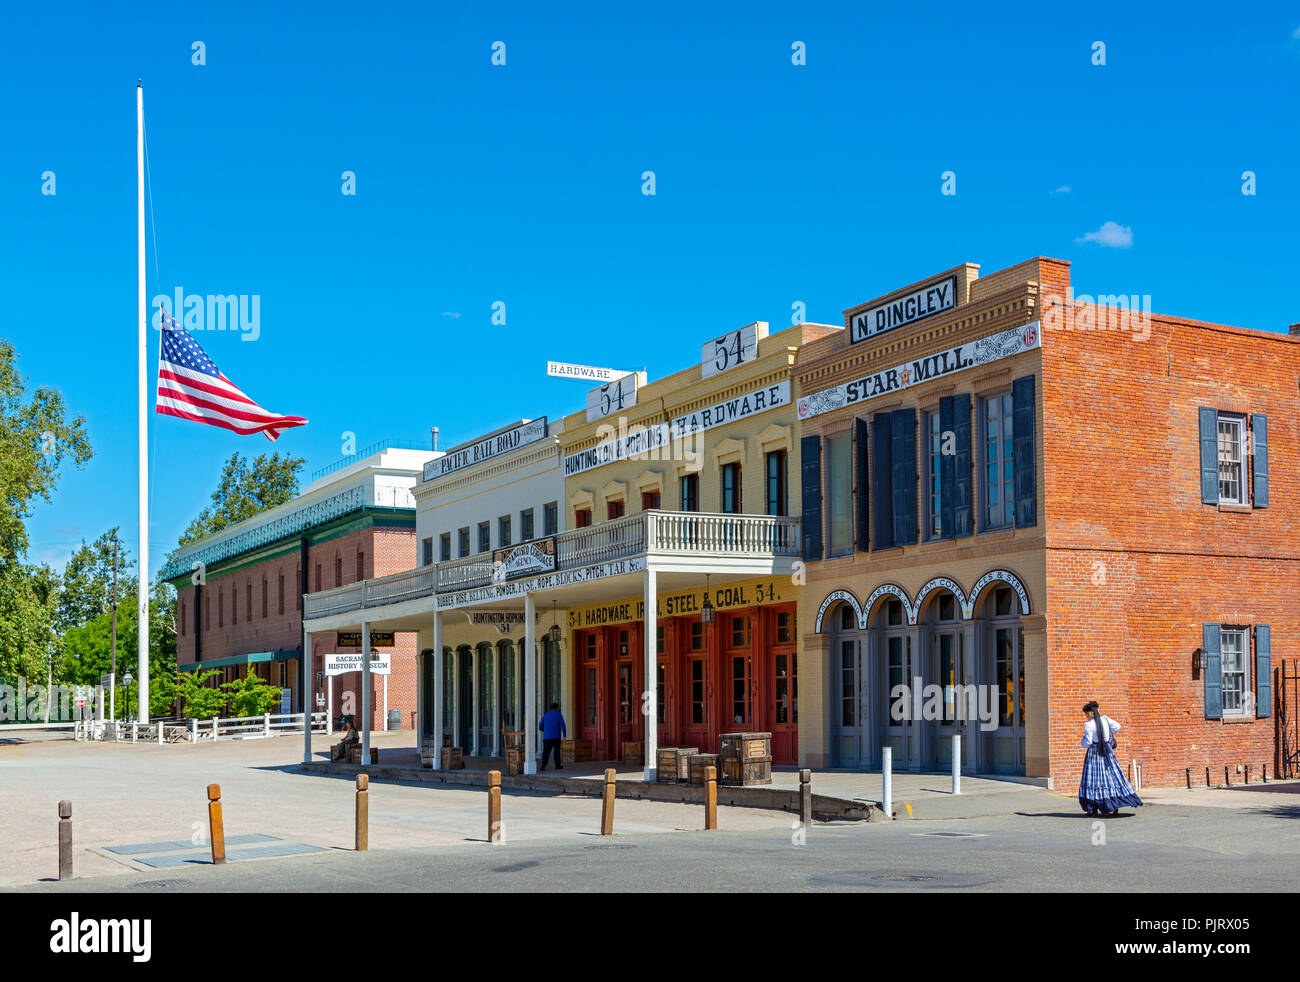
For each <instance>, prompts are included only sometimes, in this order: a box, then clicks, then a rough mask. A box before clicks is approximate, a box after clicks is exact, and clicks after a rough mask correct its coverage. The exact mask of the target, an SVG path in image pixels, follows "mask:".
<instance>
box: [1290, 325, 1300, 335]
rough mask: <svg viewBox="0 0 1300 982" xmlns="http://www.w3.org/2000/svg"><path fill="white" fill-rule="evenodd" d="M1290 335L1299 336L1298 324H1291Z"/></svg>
mask: <svg viewBox="0 0 1300 982" xmlns="http://www.w3.org/2000/svg"><path fill="white" fill-rule="evenodd" d="M1291 336H1292V337H1293V338H1300V324H1292V325H1291Z"/></svg>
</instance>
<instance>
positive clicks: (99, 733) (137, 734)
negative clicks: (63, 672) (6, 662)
mask: <svg viewBox="0 0 1300 982" xmlns="http://www.w3.org/2000/svg"><path fill="white" fill-rule="evenodd" d="M69 725H72V726H75V728H76V730H75V736H76V739H78V740H111V741H113V742H114V743H122V742H124V741H129V742H131V743H198V742H199V741H201V740H211V741H216V740H262V739H266V738H267V737H273V736H284V735H286V734H300V733H302V713H281V714H275V713H265V714H263V715H262V716H232V717H227V718H224V719H223V718H221V717H219V716H214V717H212V719H208V720H197V719H190V720H167V719H163V720H156V721H154V722H152V723H137V722H134V721H130V722H127V721H122V720H116V721H115V720H102V719H95V720H85V721H80V722H77V723H75V724H69ZM311 731H312V732H313V733H330V732H331V731H332V728H331V726H330V719H329V714H328V713H312V714H311Z"/></svg>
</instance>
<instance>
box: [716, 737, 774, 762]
mask: <svg viewBox="0 0 1300 982" xmlns="http://www.w3.org/2000/svg"><path fill="white" fill-rule="evenodd" d="M719 756H720V757H721V758H722V759H723V760H758V759H760V758H762V757H766V758H768V759H769V760H771V758H772V734H771V733H724V734H722V753H721V754H719Z"/></svg>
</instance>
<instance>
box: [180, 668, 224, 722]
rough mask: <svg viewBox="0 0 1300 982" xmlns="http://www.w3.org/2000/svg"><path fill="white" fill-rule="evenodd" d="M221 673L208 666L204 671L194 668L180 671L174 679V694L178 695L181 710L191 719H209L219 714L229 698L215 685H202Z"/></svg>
mask: <svg viewBox="0 0 1300 982" xmlns="http://www.w3.org/2000/svg"><path fill="white" fill-rule="evenodd" d="M219 674H221V673H220V672H219V671H218V670H217V669H215V668H210V669H208V670H207V671H206V672H204V671H199V670H195V671H193V672H181V673H180V674H179V676H178V678H177V679H176V694H177V695H178V696H180V699H181V706H182V712H183V713H184V714H185V715H186V716H189V717H191V718H192V719H211V718H212V717H213V716H220V715H221V710H223V709H225V707H226V701H227V699H228V698H229V697H228V696H227V694H226V693H225V692H223V691H222V690H221V689H220V688H218V687H217V686H210V685H204V683H205V682H207V681H208V679H210V678H212V677H213V676H214V675H219Z"/></svg>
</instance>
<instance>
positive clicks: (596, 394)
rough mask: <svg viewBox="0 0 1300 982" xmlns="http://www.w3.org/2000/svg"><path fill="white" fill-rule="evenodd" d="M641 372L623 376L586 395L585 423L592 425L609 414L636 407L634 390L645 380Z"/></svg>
mask: <svg viewBox="0 0 1300 982" xmlns="http://www.w3.org/2000/svg"><path fill="white" fill-rule="evenodd" d="M643 374H644V373H643V372H633V373H632V374H631V375H624V376H623V377H622V378H620V379H615V380H614V381H613V382H609V383H607V384H605V385H601V386H598V387H597V388H594V389H592V390H591V391H590V392H588V393H587V422H588V423H593V422H595V421H596V420H598V419H603V418H604V417H606V416H608V415H609V414H610V413H621V412H624V411H625V410H628V409H631V408H632V407H633V406H635V405H636V390H637V388H638V386H640V385H641V384H642V383H643V382H644V381H645V380H644V379H643V378H642V377H641V376H642V375H643Z"/></svg>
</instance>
